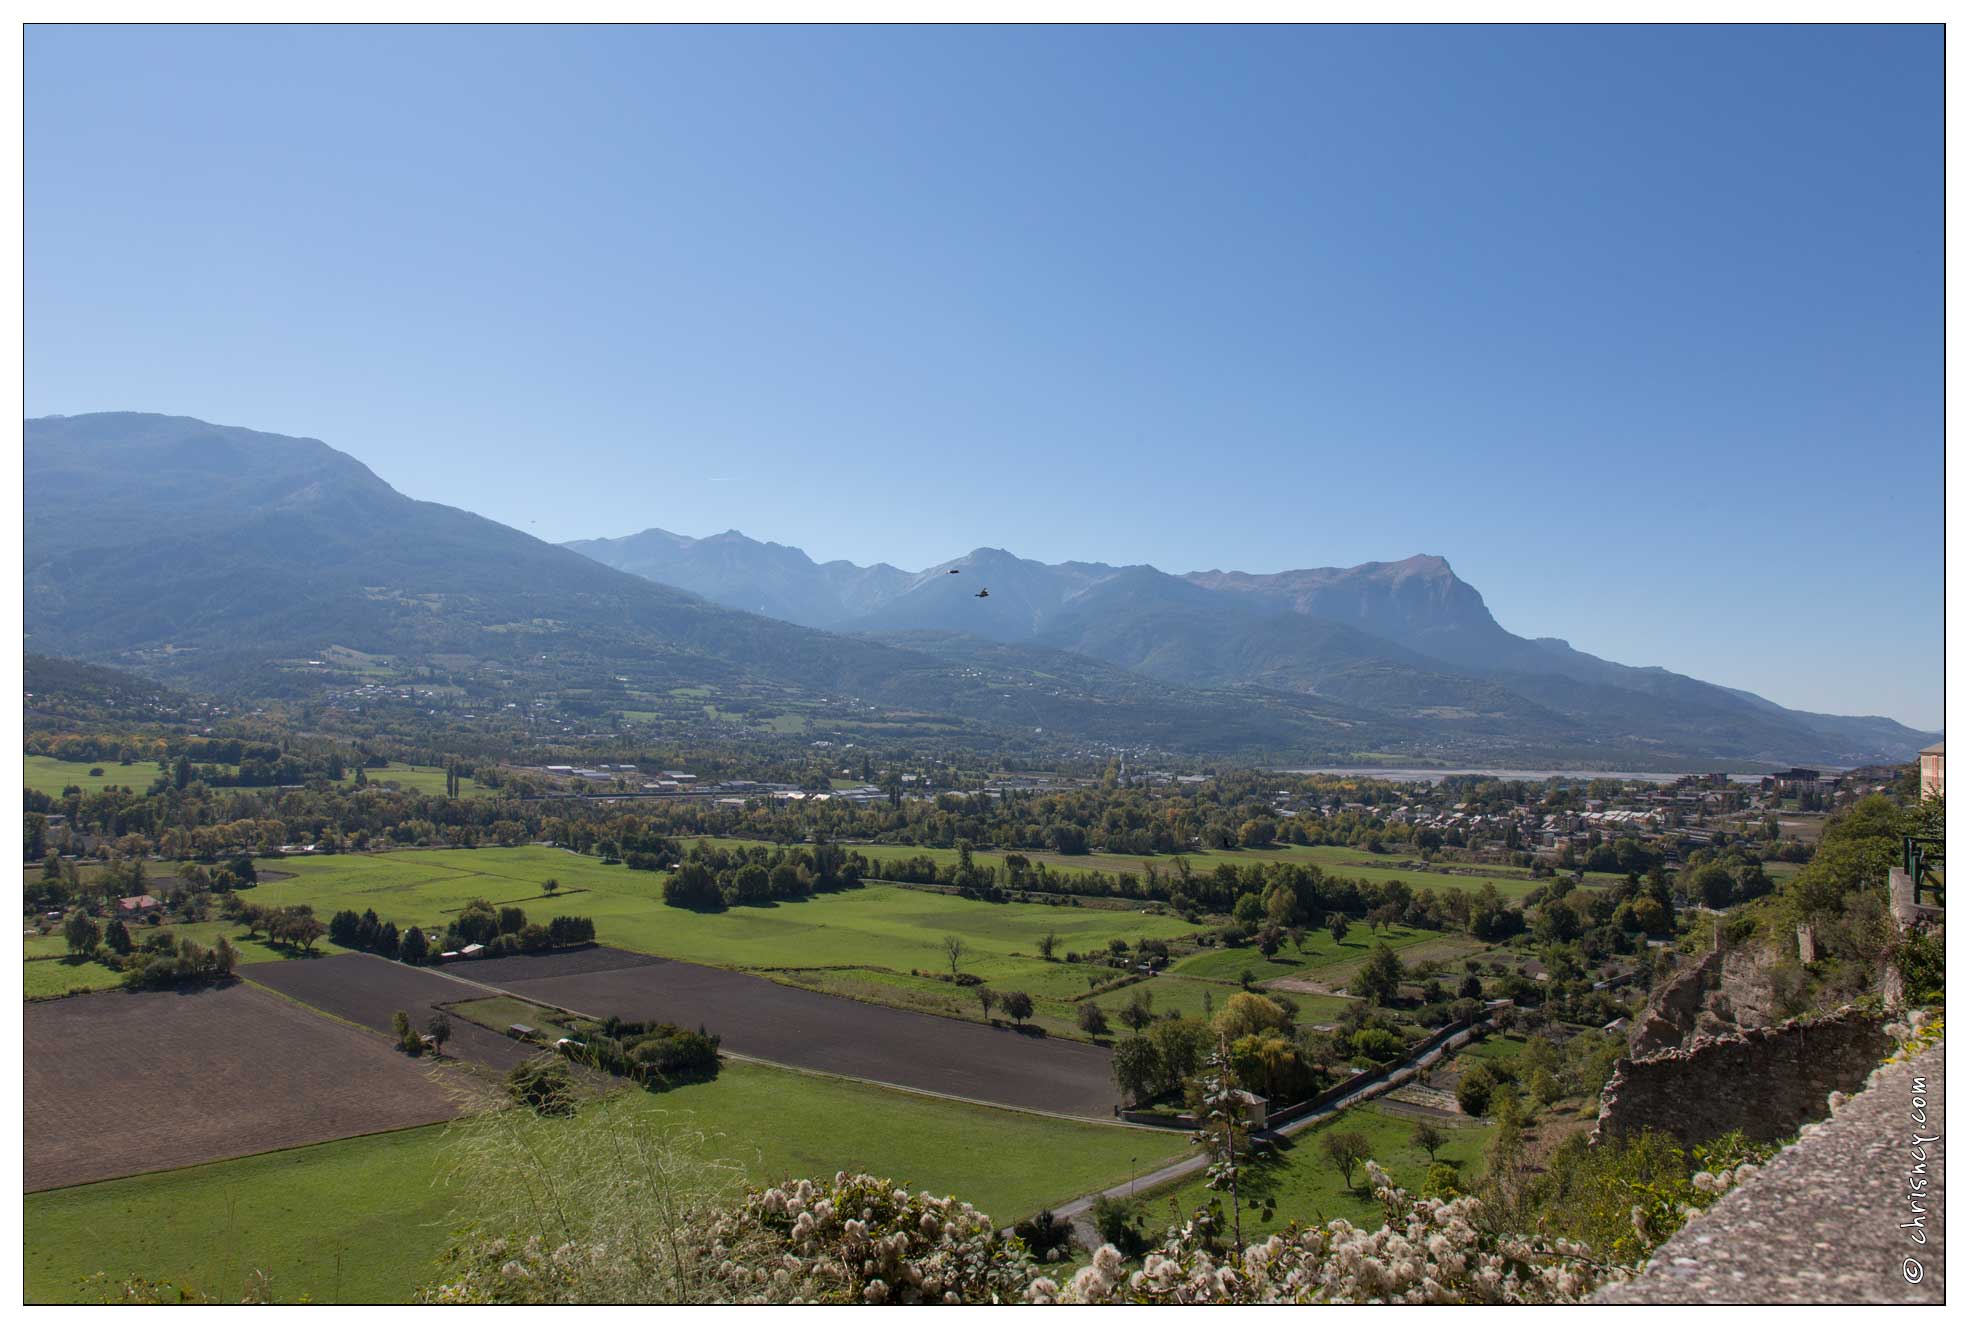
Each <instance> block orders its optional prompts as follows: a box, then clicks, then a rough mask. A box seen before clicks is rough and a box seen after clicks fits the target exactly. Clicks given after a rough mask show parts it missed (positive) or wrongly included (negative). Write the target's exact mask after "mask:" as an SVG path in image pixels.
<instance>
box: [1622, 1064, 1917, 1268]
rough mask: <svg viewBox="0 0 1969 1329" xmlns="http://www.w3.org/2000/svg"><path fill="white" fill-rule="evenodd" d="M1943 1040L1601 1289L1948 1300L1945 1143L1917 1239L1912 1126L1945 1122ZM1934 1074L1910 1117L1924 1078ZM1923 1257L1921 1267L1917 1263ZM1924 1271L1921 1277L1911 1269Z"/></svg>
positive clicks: (1877, 1076)
mask: <svg viewBox="0 0 1969 1329" xmlns="http://www.w3.org/2000/svg"><path fill="white" fill-rule="evenodd" d="M1942 1060H1943V1057H1942V1046H1941V1045H1940V1044H1937V1045H1936V1046H1934V1047H1932V1048H1929V1049H1928V1050H1927V1051H1926V1052H1923V1053H1922V1054H1921V1055H1920V1056H1918V1057H1916V1058H1914V1059H1913V1060H1912V1061H1910V1062H1906V1063H1902V1064H1900V1065H1895V1066H1887V1067H1883V1068H1882V1069H1881V1070H1879V1071H1876V1072H1875V1073H1874V1077H1873V1080H1872V1082H1871V1083H1870V1085H1869V1086H1868V1088H1866V1089H1865V1090H1863V1091H1862V1092H1860V1093H1858V1094H1856V1095H1854V1096H1853V1098H1852V1099H1851V1101H1849V1102H1848V1103H1847V1104H1846V1105H1845V1106H1844V1107H1842V1108H1841V1109H1840V1110H1839V1111H1838V1112H1837V1113H1835V1114H1834V1115H1833V1116H1832V1117H1830V1118H1829V1119H1827V1120H1826V1121H1825V1122H1823V1123H1821V1124H1820V1125H1819V1126H1818V1127H1817V1128H1816V1129H1813V1130H1811V1131H1810V1133H1809V1134H1807V1135H1805V1136H1804V1137H1803V1138H1802V1139H1800V1140H1799V1142H1798V1143H1797V1144H1794V1145H1792V1146H1791V1147H1790V1148H1789V1149H1786V1150H1785V1151H1784V1152H1783V1153H1781V1154H1779V1155H1778V1156H1777V1157H1776V1158H1774V1159H1772V1160H1771V1162H1770V1163H1769V1164H1768V1165H1767V1166H1766V1167H1764V1168H1763V1169H1762V1170H1760V1171H1759V1172H1758V1174H1757V1175H1756V1176H1754V1177H1752V1178H1751V1179H1750V1180H1749V1181H1746V1182H1745V1183H1743V1185H1741V1186H1739V1187H1737V1188H1736V1189H1735V1190H1733V1191H1731V1192H1730V1193H1729V1194H1728V1195H1725V1196H1724V1197H1723V1198H1722V1199H1720V1200H1718V1201H1717V1202H1716V1205H1715V1207H1714V1208H1712V1209H1710V1210H1708V1211H1707V1212H1705V1213H1702V1214H1700V1215H1698V1216H1696V1217H1695V1218H1692V1219H1690V1220H1689V1223H1688V1225H1687V1226H1686V1227H1684V1228H1683V1229H1682V1230H1681V1231H1680V1232H1678V1233H1676V1234H1675V1235H1674V1236H1673V1237H1671V1238H1669V1239H1668V1240H1667V1241H1666V1242H1664V1243H1663V1244H1662V1247H1661V1249H1660V1250H1658V1251H1656V1252H1655V1255H1654V1258H1653V1259H1652V1260H1650V1261H1649V1262H1648V1267H1647V1268H1646V1269H1645V1270H1643V1271H1642V1273H1641V1276H1640V1277H1639V1278H1637V1279H1635V1280H1634V1281H1633V1282H1631V1283H1625V1284H1621V1285H1618V1286H1615V1287H1610V1288H1607V1289H1605V1290H1604V1291H1602V1292H1601V1293H1600V1294H1599V1296H1598V1297H1596V1298H1595V1300H1597V1301H1600V1302H1603V1303H1609V1304H1624V1305H1645V1304H1657V1305H1691V1304H1696V1305H1708V1304H1717V1303H1721V1304H1729V1305H1739V1304H1766V1303H1772V1302H1777V1303H1783V1304H1788V1305H1801V1304H1804V1305H1809V1304H1820V1303H1840V1304H1879V1303H1939V1302H1941V1301H1942V1299H1943V1298H1942V1253H1943V1240H1942V1226H1941V1219H1942V1208H1943V1206H1944V1205H1945V1204H1946V1201H1947V1193H1946V1190H1945V1189H1944V1186H1943V1182H1944V1177H1943V1175H1942V1144H1943V1141H1941V1140H1939V1139H1938V1140H1935V1141H1933V1142H1931V1143H1928V1144H1925V1145H1924V1146H1922V1147H1923V1148H1925V1149H1926V1151H1927V1153H1928V1157H1927V1160H1926V1162H1927V1168H1928V1171H1927V1174H1926V1175H1927V1178H1928V1185H1927V1190H1928V1198H1927V1200H1926V1202H1925V1203H1926V1208H1927V1209H1928V1213H1927V1214H1925V1215H1924V1216H1923V1217H1924V1221H1925V1222H1926V1223H1927V1225H1928V1226H1927V1228H1926V1229H1925V1231H1926V1232H1927V1235H1928V1240H1927V1242H1926V1243H1925V1244H1921V1245H1917V1244H1915V1243H1914V1242H1913V1241H1912V1240H1910V1238H1909V1236H1908V1233H1907V1231H1906V1230H1905V1229H1903V1228H1902V1227H1900V1226H1899V1225H1900V1224H1902V1223H1906V1222H1908V1221H1910V1217H1911V1214H1910V1210H1909V1207H1908V1197H1909V1189H1908V1177H1909V1173H1910V1169H1911V1168H1912V1167H1913V1166H1914V1165H1915V1162H1916V1160H1915V1158H1914V1156H1913V1143H1914V1142H1913V1136H1914V1134H1915V1133H1916V1132H1917V1130H1918V1131H1919V1133H1921V1134H1923V1135H1934V1136H1939V1135H1941V1134H1942V1127H1941V1125H1940V1124H1939V1123H1940V1122H1941V1120H1942V1116H1941V1108H1942ZM1916 1076H1920V1077H1922V1078H1923V1079H1924V1080H1925V1081H1926V1082H1927V1092H1926V1093H1925V1095H1924V1097H1925V1099H1926V1106H1925V1107H1924V1108H1923V1109H1922V1110H1923V1111H1924V1112H1925V1113H1926V1114H1927V1117H1928V1120H1929V1121H1930V1122H1933V1123H1936V1124H1934V1125H1929V1126H1921V1127H1917V1125H1916V1124H1915V1123H1914V1122H1913V1121H1912V1120H1911V1118H1910V1114H1911V1111H1912V1110H1913V1107H1914V1103H1913V1096H1914V1080H1915V1077H1916ZM1908 1261H1915V1262H1918V1264H1919V1269H1918V1271H1917V1270H1916V1269H1915V1267H1914V1266H1913V1265H1910V1264H1909V1263H1907V1262H1908ZM1917 1272H1918V1274H1919V1278H1920V1281H1919V1282H1918V1283H1911V1282H1909V1281H1908V1277H1909V1275H1911V1274H1915V1273H1917Z"/></svg>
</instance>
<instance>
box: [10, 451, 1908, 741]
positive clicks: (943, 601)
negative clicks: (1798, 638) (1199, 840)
mask: <svg viewBox="0 0 1969 1329" xmlns="http://www.w3.org/2000/svg"><path fill="white" fill-rule="evenodd" d="M24 480H25V494H26V504H25V530H26V551H25V552H26V573H25V581H24V588H23V589H24V595H25V620H26V631H27V644H28V646H29V648H30V649H32V650H33V651H35V652H37V653H46V654H50V655H60V656H67V657H74V658H76V659H81V660H86V661H88V662H91V663H94V664H108V665H115V666H118V667H120V668H127V669H135V670H137V671H139V672H141V673H143V674H145V675H147V676H150V677H152V678H162V679H169V680H173V681H183V682H185V683H187V684H192V685H196V686H197V687H198V688H199V689H201V690H202V691H204V692H206V693H209V694H216V695H221V696H225V697H268V696H281V695H301V694H306V693H308V692H310V690H318V689H320V688H322V687H324V686H327V685H328V681H327V680H329V679H331V678H335V677H340V678H342V679H343V680H344V683H345V684H346V682H347V681H348V680H350V679H355V680H358V681H359V680H361V679H363V678H369V677H374V676H375V674H376V671H381V672H382V673H383V674H386V675H391V676H395V677H404V676H406V674H413V675H415V676H416V677H419V678H424V679H429V680H433V681H437V682H452V683H455V684H457V685H458V686H459V687H461V688H463V689H465V692H466V694H467V695H479V696H490V695H495V694H496V695H500V696H502V697H510V698H518V699H526V700H528V701H530V702H538V701H542V700H554V699H559V700H560V701H561V702H562V703H564V704H566V705H568V706H574V707H579V708H581V709H579V711H578V713H580V714H584V715H591V716H592V715H605V714H607V713H609V712H610V711H611V710H614V709H625V710H626V709H629V708H630V707H631V706H632V705H633V703H631V702H628V701H626V700H615V701H609V700H608V699H607V698H608V697H618V698H626V697H628V696H631V695H641V696H644V697H649V698H656V699H662V700H666V701H667V700H668V699H670V698H673V697H675V696H677V695H679V694H681V693H683V692H684V691H685V690H687V689H688V688H694V687H704V688H708V689H710V690H711V694H712V695H715V696H716V697H718V698H721V699H726V700H731V699H733V698H737V699H738V700H737V701H736V702H734V704H736V705H739V706H741V707H744V708H749V710H741V711H739V712H736V713H738V714H748V713H760V712H762V713H763V714H764V715H766V716H767V717H770V715H771V714H773V713H774V711H773V708H774V707H775V706H776V705H780V704H784V703H785V702H787V701H798V702H799V703H800V704H801V705H803V706H805V707H807V708H809V709H808V711H807V712H806V714H808V715H819V716H828V715H833V716H835V717H853V718H854V720H855V722H856V723H864V724H865V723H868V722H870V721H871V718H873V719H875V720H879V721H880V722H881V723H882V724H883V725H887V724H889V723H890V720H891V719H893V720H894V721H895V723H896V724H899V725H901V726H902V727H905V728H911V729H912V730H914V731H915V732H918V733H923V734H928V735H933V736H939V737H941V736H943V735H949V736H951V737H957V736H967V737H970V738H979V737H983V736H989V737H990V738H991V741H993V742H1002V741H1012V740H1015V739H1020V736H1023V739H1022V740H1021V741H1030V740H1032V738H1033V736H1035V735H1043V736H1044V741H1045V742H1046V743H1049V744H1058V743H1062V742H1067V741H1072V742H1101V743H1110V744H1126V745H1134V746H1164V747H1169V748H1173V749H1178V750H1187V751H1196V752H1208V753H1222V754H1225V755H1244V756H1254V755H1263V756H1264V757H1266V758H1268V759H1277V760H1286V761H1295V760H1297V761H1312V760H1335V759H1345V758H1350V757H1352V756H1353V755H1354V754H1358V753H1365V752H1394V753H1399V754H1402V755H1404V756H1408V757H1413V758H1416V759H1423V760H1427V759H1441V760H1447V761H1453V762H1456V763H1458V764H1463V763H1469V762H1475V761H1490V762H1498V763H1504V764H1512V765H1545V764H1571V765H1583V764H1590V765H1609V766H1616V765H1618V766H1628V767H1641V768H1647V767H1653V766H1657V765H1659V766H1663V767H1667V766H1671V765H1686V764H1689V763H1701V764H1705V765H1717V764H1733V763H1734V764H1741V763H1746V762H1770V763H1777V764H1786V763H1790V762H1806V763H1817V764H1857V763H1859V762H1863V761H1870V760H1876V759H1902V758H1905V757H1907V756H1909V755H1911V754H1912V753H1913V752H1914V751H1915V750H1916V749H1918V748H1919V747H1920V746H1922V745H1923V744H1925V743H1927V742H1929V741H1931V740H1932V737H1933V736H1932V735H1928V734H1922V733H1917V732H1915V731H1913V730H1910V729H1906V728H1905V727H1903V726H1900V725H1897V724H1895V723H1894V722H1893V721H1891V720H1884V719H1880V718H1878V717H1843V716H1820V715H1811V714H1806V713H1801V712H1795V711H1789V710H1786V709H1784V708H1783V707H1779V706H1776V705H1774V704H1772V703H1771V702H1769V701H1766V700H1764V699H1762V698H1759V697H1755V696H1752V695H1750V694H1747V693H1741V692H1737V691H1733V690H1731V689H1727V688H1719V687H1715V686H1713V685H1710V684H1707V683H1703V682H1701V681H1700V680H1696V679H1691V678H1687V677H1684V676H1682V675H1679V674H1674V673H1671V672H1669V671H1666V670H1661V669H1635V668H1630V667H1629V666H1625V665H1619V664H1614V663H1612V662H1609V661H1605V660H1600V659H1597V658H1595V657H1593V656H1590V655H1587V654H1585V653H1583V652H1579V651H1575V650H1573V649H1572V648H1571V647H1569V646H1567V645H1566V644H1565V643H1563V642H1555V641H1542V640H1529V639H1526V638H1522V637H1517V636H1514V635H1513V634H1511V633H1509V632H1507V631H1505V630H1504V629H1503V628H1502V627H1501V626H1499V625H1498V624H1497V623H1496V622H1495V621H1494V620H1493V619H1492V618H1491V616H1490V613H1489V611H1488V609H1486V608H1485V607H1484V604H1483V598H1482V596H1481V595H1479V594H1478V593H1477V592H1476V590H1475V589H1474V588H1472V587H1470V586H1469V585H1468V584H1466V583H1464V582H1462V581H1461V580H1459V579H1458V578H1457V577H1456V575H1455V574H1454V572H1452V571H1451V570H1450V567H1449V565H1448V564H1447V563H1446V562H1444V561H1443V560H1441V559H1439V558H1415V559H1409V560H1406V561H1404V562H1401V563H1390V564H1367V565H1363V566H1362V567H1359V568H1347V569H1332V568H1328V569H1317V570H1312V571H1305V572H1292V573H1280V574H1275V575H1270V576H1254V575H1249V574H1244V573H1223V572H1210V573H1197V574H1192V575H1190V576H1188V577H1178V576H1171V575H1169V574H1167V573H1164V572H1160V571H1158V570H1157V569H1155V568H1151V567H1146V566H1140V565H1137V566H1131V567H1115V566H1110V565H1107V564H1102V563H1063V564H1044V563H1038V562H1035V561H1032V560H1029V559H1021V558H1018V557H1016V556H1015V555H1013V554H1011V553H1008V552H1006V551H1005V550H1002V549H979V550H974V551H972V552H971V553H969V554H966V555H963V556H962V557H959V558H955V559H952V560H950V561H948V562H944V563H938V564H936V565H934V566H932V567H929V568H924V569H922V570H920V571H917V572H905V571H902V570H900V569H897V568H893V567H889V566H886V565H879V564H878V565H876V566H874V567H867V568H864V567H857V566H855V565H853V564H850V563H845V562H835V563H825V564H821V563H815V562H814V561H813V560H811V559H809V558H808V557H807V556H806V555H805V554H804V553H802V552H801V551H800V550H798V549H792V548H788V547H786V546H782V545H770V544H763V543H760V542H758V541H755V540H751V539H749V538H747V537H745V536H743V535H740V534H738V533H737V532H726V533H725V534H723V535H718V536H713V537H710V538H708V539H702V540H697V539H690V538H688V537H683V536H677V535H673V534H670V533H668V532H664V531H648V532H644V533H643V534H642V535H639V536H632V537H628V538H627V539H623V540H607V541H588V542H583V543H582V544H581V545H580V546H579V549H580V550H581V551H582V552H577V551H576V550H575V549H569V548H562V547H558V546H554V545H549V544H545V543H542V542H541V541H539V540H536V539H534V538H533V537H531V536H528V535H525V534H523V533H522V532H519V531H516V530H513V529H511V528H510V527H506V526H502V525H500V524H498V523H497V522H492V521H488V520H486V519H485V518H483V517H478V516H475V515H473V514H471V513H469V512H462V511H460V510H458V509H456V508H450V507H445V506H443V505H441V504H437V503H426V502H419V501H416V500H413V499H410V498H406V497H405V496H403V495H402V494H399V493H397V492H396V491H395V490H394V489H392V488H390V486H389V485H387V484H385V483H384V482H383V481H382V480H380V479H379V478H377V477H376V476H375V475H374V474H372V473H371V472H370V471H369V470H368V468H367V467H365V466H363V465H362V464H361V463H359V462H357V461H356V460H354V459H353V458H351V457H349V456H347V455H345V454H343V453H340V452H337V451H335V450H334V449H333V448H330V447H328V446H327V445H326V444H324V443H321V442H319V441H317V440H313V439H297V438H286V437H283V436H280V435H275V434H262V433H256V432H254V431H251V430H246V429H236V428H228V427H221V426H215V425H210V424H206V423H204V422H202V421H198V420H192V419H186V418H183V417H168V416H157V415H138V414H105V415H90V416H77V417H72V418H60V417H53V418H49V419H44V420H30V421H28V422H27V423H26V431H25V453H24ZM610 563H613V564H616V565H618V566H607V565H606V564H610ZM953 570H954V574H953ZM987 586H988V587H989V588H990V590H991V594H990V596H989V597H988V598H982V599H981V598H979V597H978V596H977V594H976V592H977V590H979V589H981V588H983V587H987ZM762 609H763V610H764V611H765V612H760V611H761V610H762ZM819 626H825V627H827V628H831V629H833V631H821V630H817V628H818V627H819ZM338 671H339V673H338ZM365 671H367V672H365ZM78 677H79V676H78ZM88 686H90V687H101V688H112V687H113V686H124V685H113V684H112V683H111V682H110V681H107V680H105V679H101V678H98V679H95V680H94V681H93V682H91V683H89V684H88ZM125 690H126V691H127V690H128V689H127V686H126V687H125ZM139 691H141V689H139ZM105 696H106V697H107V694H105ZM598 698H599V699H598ZM105 704H107V700H106V703H105ZM119 704H120V703H119ZM137 704H138V705H140V706H141V705H158V704H163V705H169V704H172V703H170V702H169V700H168V699H166V700H165V701H164V702H157V701H154V700H152V699H147V698H142V697H139V698H138V699H137ZM690 709H693V710H694V705H693V707H692V708H690ZM877 732H887V731H886V730H882V729H878V730H877Z"/></svg>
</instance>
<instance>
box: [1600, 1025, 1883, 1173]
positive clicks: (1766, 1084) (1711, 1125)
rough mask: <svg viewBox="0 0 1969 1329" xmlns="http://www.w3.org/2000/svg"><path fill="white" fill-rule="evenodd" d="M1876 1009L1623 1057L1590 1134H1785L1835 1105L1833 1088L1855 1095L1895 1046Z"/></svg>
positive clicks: (1693, 1140) (1685, 1137)
mask: <svg viewBox="0 0 1969 1329" xmlns="http://www.w3.org/2000/svg"><path fill="white" fill-rule="evenodd" d="M1884 1024H1885V1019H1884V1017H1883V1016H1882V1015H1881V1014H1880V1013H1879V1012H1877V1011H1865V1010H1861V1009H1859V1008H1857V1007H1851V1006H1848V1007H1845V1008H1843V1009H1841V1010H1838V1011H1835V1012H1833V1013H1832V1014H1830V1015H1826V1016H1821V1017H1819V1018H1817V1019H1810V1020H1803V1019H1801V1020H1787V1021H1785V1022H1784V1023H1783V1024H1777V1025H1769V1026H1765V1027H1763V1028H1757V1029H1746V1030H1743V1031H1742V1032H1739V1033H1731V1034H1722V1035H1699V1036H1697V1037H1696V1038H1694V1039H1693V1040H1691V1041H1690V1043H1689V1045H1688V1046H1687V1047H1682V1048H1674V1049H1671V1050H1668V1051H1665V1052H1656V1053H1654V1054H1653V1055H1651V1056H1644V1057H1639V1058H1627V1057H1623V1058H1622V1059H1621V1060H1620V1061H1618V1062H1616V1063H1615V1064H1614V1074H1613V1078H1612V1079H1611V1080H1609V1081H1607V1085H1606V1088H1605V1089H1603V1090H1602V1091H1601V1093H1600V1119H1599V1123H1598V1125H1596V1126H1595V1127H1594V1130H1593V1139H1594V1141H1595V1142H1598V1141H1600V1140H1602V1139H1611V1138H1613V1137H1615V1136H1619V1135H1626V1134H1631V1133H1635V1132H1639V1131H1641V1130H1645V1129H1648V1128H1653V1129H1655V1130H1659V1131H1666V1132H1667V1133H1668V1134H1670V1135H1673V1136H1674V1137H1675V1138H1676V1139H1678V1140H1680V1141H1682V1143H1684V1144H1701V1143H1703V1142H1704V1141H1707V1140H1713V1139H1715V1138H1716V1137H1717V1136H1719V1135H1723V1134H1726V1133H1727V1132H1729V1131H1733V1130H1741V1131H1742V1132H1743V1133H1744V1134H1745V1135H1747V1136H1749V1137H1750V1138H1751V1139H1753V1140H1767V1141H1768V1140H1781V1139H1784V1138H1786V1137H1787V1136H1791V1135H1795V1134H1796V1133H1797V1131H1798V1128H1799V1127H1800V1126H1802V1125H1804V1124H1805V1123H1807V1122H1811V1121H1818V1120H1820V1119H1821V1118H1823V1117H1824V1116H1825V1115H1826V1114H1827V1112H1828V1111H1830V1109H1829V1108H1828V1107H1827V1105H1826V1097H1827V1095H1829V1094H1831V1093H1832V1092H1833V1091H1835V1090H1837V1091H1838V1092H1840V1093H1845V1094H1850V1093H1853V1092H1854V1091H1855V1090H1857V1089H1858V1088H1859V1087H1860V1086H1861V1085H1862V1084H1864V1083H1865V1082H1866V1078H1867V1076H1868V1075H1870V1074H1871V1073H1872V1072H1873V1069H1874V1068H1875V1067H1876V1066H1878V1065H1879V1064H1880V1062H1881V1061H1882V1059H1883V1058H1885V1057H1886V1056H1887V1054H1888V1053H1889V1052H1890V1051H1892V1049H1893V1046H1894V1044H1893V1039H1892V1038H1890V1037H1889V1036H1888V1035H1887V1033H1886V1032H1885V1030H1884V1028H1883V1025H1884Z"/></svg>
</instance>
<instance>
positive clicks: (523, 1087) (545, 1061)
mask: <svg viewBox="0 0 1969 1329" xmlns="http://www.w3.org/2000/svg"><path fill="white" fill-rule="evenodd" d="M506 1092H507V1093H508V1094H510V1095H512V1098H513V1101H514V1102H515V1103H520V1104H523V1105H525V1106H526V1107H530V1108H532V1109H533V1110H534V1111H535V1112H538V1113H539V1114H540V1115H541V1116H543V1117H565V1116H570V1115H572V1114H573V1112H574V1077H573V1076H571V1075H569V1074H568V1069H567V1065H566V1063H564V1062H562V1061H561V1060H560V1059H559V1058H556V1057H534V1058H532V1059H531V1060H528V1061H523V1062H521V1063H520V1064H519V1065H517V1066H515V1067H513V1069H512V1070H511V1071H510V1072H508V1073H507V1075H506Z"/></svg>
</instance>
